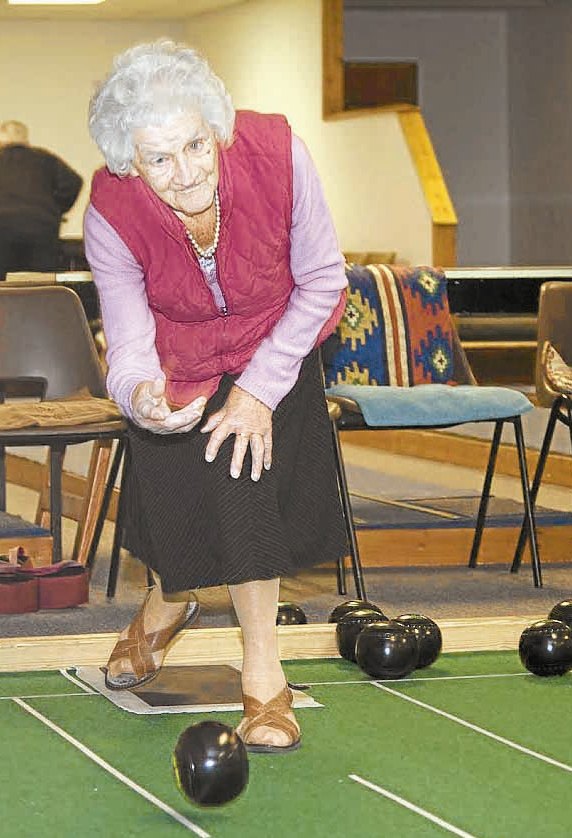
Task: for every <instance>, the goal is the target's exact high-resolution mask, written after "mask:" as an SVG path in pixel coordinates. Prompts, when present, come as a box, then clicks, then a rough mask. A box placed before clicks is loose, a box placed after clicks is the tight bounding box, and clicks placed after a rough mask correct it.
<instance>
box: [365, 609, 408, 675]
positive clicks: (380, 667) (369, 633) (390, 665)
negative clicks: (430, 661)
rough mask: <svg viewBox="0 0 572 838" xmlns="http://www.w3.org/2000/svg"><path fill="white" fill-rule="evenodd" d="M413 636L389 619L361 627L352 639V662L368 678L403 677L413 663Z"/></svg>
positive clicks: (403, 627)
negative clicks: (353, 650)
mask: <svg viewBox="0 0 572 838" xmlns="http://www.w3.org/2000/svg"><path fill="white" fill-rule="evenodd" d="M418 660H419V644H418V643H417V639H416V638H415V636H414V635H413V634H412V633H411V632H410V631H408V630H407V629H406V627H405V626H403V625H401V624H400V623H396V622H394V621H393V620H385V621H383V622H377V623H370V625H368V626H364V627H363V629H362V630H361V631H360V633H359V634H358V637H357V640H356V662H357V664H358V666H359V667H360V669H362V670H363V671H364V672H365V673H366V674H367V675H369V676H370V677H371V678H379V679H386V678H387V679H394V678H395V679H396V678H405V676H406V675H409V674H410V673H411V672H413V670H414V669H415V667H416V666H417V661H418Z"/></svg>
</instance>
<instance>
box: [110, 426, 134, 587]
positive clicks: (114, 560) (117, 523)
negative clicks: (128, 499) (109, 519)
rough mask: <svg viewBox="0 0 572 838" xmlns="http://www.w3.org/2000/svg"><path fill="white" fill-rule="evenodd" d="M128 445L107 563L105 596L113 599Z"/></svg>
mask: <svg viewBox="0 0 572 838" xmlns="http://www.w3.org/2000/svg"><path fill="white" fill-rule="evenodd" d="M129 460H130V456H129V445H128V444H127V442H126V443H125V450H124V457H123V474H122V475H121V486H120V489H119V501H118V503H117V515H116V517H115V530H114V533H113V546H112V548H111V559H110V562H109V576H108V577H107V596H108V598H109V599H113V597H114V596H115V589H116V587H117V577H118V575H119V562H120V559H121V545H122V542H123V517H124V512H125V486H126V482H127V472H128V470H129Z"/></svg>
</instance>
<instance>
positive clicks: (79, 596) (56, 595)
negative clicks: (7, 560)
mask: <svg viewBox="0 0 572 838" xmlns="http://www.w3.org/2000/svg"><path fill="white" fill-rule="evenodd" d="M18 575H19V576H20V577H24V576H27V577H32V578H33V579H35V580H36V581H37V583H38V608H39V609H40V610H41V609H44V608H47V609H50V608H74V607H75V606H77V605H83V604H84V603H86V602H87V601H88V599H89V576H88V573H87V570H86V568H85V567H84V565H82V564H79V562H58V563H57V564H51V565H45V566H44V567H33V568H27V567H26V568H23V567H22V568H20V569H19V572H18Z"/></svg>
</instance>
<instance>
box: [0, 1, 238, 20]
mask: <svg viewBox="0 0 572 838" xmlns="http://www.w3.org/2000/svg"><path fill="white" fill-rule="evenodd" d="M244 2H247V0H105V2H104V3H100V4H98V5H96V6H9V5H8V3H7V2H6V0H0V19H1V20H173V19H175V20H176V19H183V20H185V19H187V18H191V17H194V16H195V15H200V14H204V13H205V12H212V11H216V10H217V9H222V8H224V7H225V6H234V5H237V4H238V3H244Z"/></svg>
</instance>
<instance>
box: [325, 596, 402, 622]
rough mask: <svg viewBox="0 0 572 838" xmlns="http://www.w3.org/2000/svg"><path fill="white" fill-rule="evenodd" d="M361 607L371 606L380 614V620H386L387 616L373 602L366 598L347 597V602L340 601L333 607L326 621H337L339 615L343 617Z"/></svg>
mask: <svg viewBox="0 0 572 838" xmlns="http://www.w3.org/2000/svg"><path fill="white" fill-rule="evenodd" d="M361 608H371V609H373V610H374V611H377V613H378V614H379V615H380V617H379V618H380V620H387V619H388V617H386V615H385V614H384V613H383V611H382V610H381V608H380V607H379V606H378V605H374V603H373V602H368V601H367V600H366V599H348V601H347V602H341V603H340V604H339V605H336V607H335V608H334V609H333V611H332V613H331V614H330V616H329V617H328V623H337V622H338V620H340V618H341V617H344V616H345V615H346V614H349V613H350V612H351V611H357V610H358V609H361Z"/></svg>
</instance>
